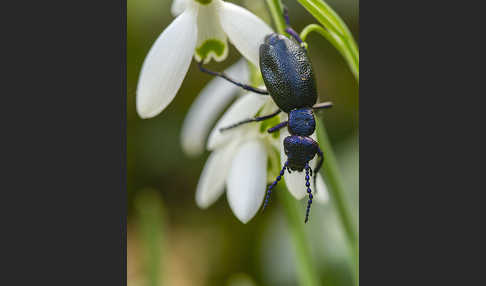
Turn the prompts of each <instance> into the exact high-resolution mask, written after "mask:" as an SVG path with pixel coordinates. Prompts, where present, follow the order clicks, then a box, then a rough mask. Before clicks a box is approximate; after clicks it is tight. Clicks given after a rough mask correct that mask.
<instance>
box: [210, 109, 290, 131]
mask: <svg viewBox="0 0 486 286" xmlns="http://www.w3.org/2000/svg"><path fill="white" fill-rule="evenodd" d="M281 111H282V110H280V109H279V110H277V111H275V112H274V113H272V114H269V115H265V116H261V117H255V118H250V119H245V120H243V121H240V122H238V123H235V124H231V125H230V126H226V127H223V128H220V129H219V131H220V132H223V131H225V130H228V129H231V128H235V127H238V126H240V125H243V124H246V123H250V122H257V121H263V120H267V119H270V118H272V117H274V116H275V115H277V114H279V113H280V112H281Z"/></svg>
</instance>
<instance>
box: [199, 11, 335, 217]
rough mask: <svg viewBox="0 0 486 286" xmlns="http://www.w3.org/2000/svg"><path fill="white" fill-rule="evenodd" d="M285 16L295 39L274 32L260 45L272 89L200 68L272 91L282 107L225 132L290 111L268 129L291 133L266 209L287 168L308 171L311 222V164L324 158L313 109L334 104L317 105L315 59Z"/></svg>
mask: <svg viewBox="0 0 486 286" xmlns="http://www.w3.org/2000/svg"><path fill="white" fill-rule="evenodd" d="M284 16H285V20H286V23H287V28H286V32H287V33H288V34H290V35H291V36H292V37H293V38H294V39H295V40H291V39H289V38H287V37H286V36H284V35H280V34H276V33H272V34H270V35H267V36H266V37H265V40H264V43H263V44H262V45H261V46H260V70H261V73H262V77H263V81H264V83H265V86H266V87H267V89H268V91H266V90H262V89H259V88H255V87H252V86H249V85H246V84H242V83H239V82H237V81H235V80H233V79H231V78H229V77H228V76H227V75H225V74H224V73H221V72H214V71H210V70H208V69H206V68H204V67H203V66H202V63H199V68H200V69H201V71H203V72H205V73H208V74H211V75H214V76H219V77H222V78H224V79H226V80H228V81H230V82H232V83H233V84H236V85H238V86H240V87H242V88H243V89H246V90H249V91H252V92H256V93H259V94H264V95H268V94H270V96H271V97H272V99H273V100H274V102H275V104H276V105H277V106H278V107H279V109H278V110H277V111H275V112H274V113H272V114H269V115H266V116H261V117H256V118H251V119H247V120H244V121H241V122H238V123H235V124H233V125H231V126H227V127H225V128H222V129H221V131H224V130H227V129H230V128H235V127H237V126H239V125H242V124H245V123H250V122H258V121H263V120H266V119H269V118H272V117H274V116H276V115H277V114H279V113H280V112H281V111H283V112H285V113H287V114H288V121H284V122H281V123H279V124H277V125H276V126H274V127H272V128H270V129H268V132H269V133H272V132H275V131H277V130H280V129H281V128H283V127H286V126H287V128H288V131H289V133H290V136H287V137H286V138H285V139H284V142H283V144H284V150H285V154H286V155H287V161H286V162H285V164H284V166H283V168H282V170H281V171H280V174H279V175H278V176H277V178H276V180H275V181H274V182H273V183H272V184H271V185H270V186H269V187H268V190H267V194H266V197H265V203H264V205H263V209H265V207H266V206H267V204H268V202H269V199H270V195H271V192H272V189H273V188H274V187H275V186H276V185H277V183H278V182H279V181H280V180H281V179H282V176H283V175H284V173H285V170H287V171H288V172H289V173H290V172H291V170H292V171H299V172H302V171H303V170H305V172H306V176H305V181H306V182H305V184H306V187H307V193H308V196H309V200H308V202H307V210H306V215H305V222H306V223H307V221H308V220H309V212H310V208H311V204H312V199H313V195H312V190H311V187H310V185H311V184H310V176H312V173H313V171H312V169H311V167H310V166H309V161H311V160H312V159H313V158H314V157H315V156H316V155H318V156H319V161H318V163H317V166H316V168H315V169H314V173H315V174H317V172H318V171H319V169H320V168H321V166H322V163H323V160H324V156H323V153H322V151H321V149H320V148H319V145H318V144H317V142H316V141H314V140H313V139H312V138H311V137H309V136H310V135H312V134H313V133H314V131H315V127H316V122H315V118H314V112H313V111H314V110H316V109H322V108H328V107H331V106H332V103H331V102H324V103H319V104H316V102H317V89H316V81H315V77H314V72H313V69H312V65H311V62H310V60H309V57H308V55H307V51H306V49H305V47H304V46H303V41H302V40H301V39H300V37H299V35H298V34H297V33H296V32H295V31H294V30H293V29H292V28H291V27H290V24H289V19H288V14H287V10H286V9H284ZM314 180H315V176H314Z"/></svg>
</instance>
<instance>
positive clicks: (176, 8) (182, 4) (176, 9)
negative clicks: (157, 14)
mask: <svg viewBox="0 0 486 286" xmlns="http://www.w3.org/2000/svg"><path fill="white" fill-rule="evenodd" d="M189 1H192V0H174V1H172V6H171V7H170V13H171V14H172V16H174V17H176V16H179V15H180V14H182V12H184V10H185V9H186V5H187V4H188V2H189Z"/></svg>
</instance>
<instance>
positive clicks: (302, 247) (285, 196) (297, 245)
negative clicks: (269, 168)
mask: <svg viewBox="0 0 486 286" xmlns="http://www.w3.org/2000/svg"><path fill="white" fill-rule="evenodd" d="M279 194H280V197H279V199H281V202H282V205H283V207H284V210H285V215H286V217H287V223H288V225H289V231H290V235H291V237H292V242H293V245H294V250H295V258H296V262H297V263H296V265H297V274H298V277H299V285H306V286H307V285H309V286H317V285H322V284H321V281H320V278H319V275H318V273H317V269H316V267H315V264H314V263H313V259H312V252H311V249H310V246H309V240H308V238H307V234H306V232H305V229H304V227H305V226H306V225H305V224H304V223H303V222H304V217H303V216H302V210H303V209H302V205H301V204H299V201H297V200H295V198H294V197H293V196H292V195H291V194H290V192H289V191H288V190H286V189H285V190H283V188H282V190H281V191H280V192H279Z"/></svg>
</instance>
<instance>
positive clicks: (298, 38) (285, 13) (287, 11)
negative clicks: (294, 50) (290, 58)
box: [283, 7, 304, 46]
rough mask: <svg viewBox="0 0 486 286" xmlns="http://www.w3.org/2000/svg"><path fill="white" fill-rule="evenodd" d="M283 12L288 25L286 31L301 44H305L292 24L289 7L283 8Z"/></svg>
mask: <svg viewBox="0 0 486 286" xmlns="http://www.w3.org/2000/svg"><path fill="white" fill-rule="evenodd" d="M283 14H284V18H285V24H286V25H287V27H286V28H285V32H287V33H289V35H291V36H292V37H293V38H294V39H295V40H296V41H297V42H298V43H299V44H300V45H301V46H303V43H304V41H302V39H301V38H300V36H299V34H298V33H297V32H296V31H295V30H294V29H292V27H291V26H290V20H289V10H288V9H287V7H284V8H283Z"/></svg>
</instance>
